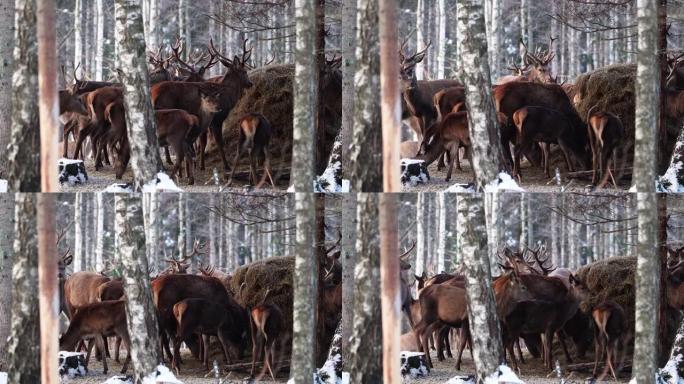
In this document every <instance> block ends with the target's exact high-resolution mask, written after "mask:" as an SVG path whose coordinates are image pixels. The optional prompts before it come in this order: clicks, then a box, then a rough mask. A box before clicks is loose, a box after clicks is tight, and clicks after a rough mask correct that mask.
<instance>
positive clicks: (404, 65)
mask: <svg viewBox="0 0 684 384" xmlns="http://www.w3.org/2000/svg"><path fill="white" fill-rule="evenodd" d="M409 37H411V36H410V35H409V36H408V37H406V39H404V41H403V42H402V43H401V47H400V48H399V60H400V63H399V65H400V68H399V75H400V77H401V84H402V87H403V88H404V89H409V88H413V87H415V86H416V84H417V80H416V64H418V63H420V62H421V61H423V59H424V58H425V55H426V54H427V50H428V48H430V45H431V44H432V41H429V42H428V43H427V45H426V46H425V48H424V49H423V50H422V51H418V52H416V53H414V54H413V55H411V56H408V57H407V56H406V55H405V53H404V52H405V49H406V44H407V43H408V39H409Z"/></svg>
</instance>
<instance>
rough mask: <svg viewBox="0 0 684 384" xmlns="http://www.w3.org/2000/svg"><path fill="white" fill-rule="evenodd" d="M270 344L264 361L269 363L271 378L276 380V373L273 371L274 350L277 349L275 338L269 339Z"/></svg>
mask: <svg viewBox="0 0 684 384" xmlns="http://www.w3.org/2000/svg"><path fill="white" fill-rule="evenodd" d="M268 344H270V345H268V346H267V347H266V358H265V359H264V361H266V364H268V373H270V374H271V379H273V381H275V373H274V372H273V352H274V349H275V340H269V342H268Z"/></svg>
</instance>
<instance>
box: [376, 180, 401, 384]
mask: <svg viewBox="0 0 684 384" xmlns="http://www.w3.org/2000/svg"><path fill="white" fill-rule="evenodd" d="M398 210H399V206H398V204H397V195H396V194H393V193H383V194H381V195H380V278H381V283H382V356H383V358H382V367H383V376H382V377H383V380H384V382H385V383H399V382H401V367H400V365H401V364H400V362H401V361H400V359H399V355H400V353H401V345H400V344H399V337H400V335H401V312H400V310H399V306H398V305H397V303H399V302H401V292H400V285H399V274H400V273H401V270H400V269H399V257H397V256H398V255H399V250H398V245H399V234H398V229H399V228H398V226H397V224H398V223H397V211H398Z"/></svg>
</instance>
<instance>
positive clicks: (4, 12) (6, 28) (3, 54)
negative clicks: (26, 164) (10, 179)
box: [0, 0, 14, 179]
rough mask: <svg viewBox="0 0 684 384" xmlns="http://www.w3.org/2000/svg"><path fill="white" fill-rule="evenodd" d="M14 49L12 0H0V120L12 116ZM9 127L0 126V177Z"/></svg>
mask: <svg viewBox="0 0 684 384" xmlns="http://www.w3.org/2000/svg"><path fill="white" fill-rule="evenodd" d="M13 50H14V0H4V1H0V121H10V120H11V118H12V65H13V61H14V60H13V58H14V56H13V55H12V52H13ZM10 132H11V131H10V129H9V127H8V126H6V125H3V126H2V128H0V179H6V178H7V172H8V171H9V168H8V166H7V146H8V145H9V143H10Z"/></svg>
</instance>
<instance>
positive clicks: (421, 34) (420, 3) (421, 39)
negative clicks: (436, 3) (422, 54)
mask: <svg viewBox="0 0 684 384" xmlns="http://www.w3.org/2000/svg"><path fill="white" fill-rule="evenodd" d="M425 44H426V42H425V0H417V1H416V52H419V51H422V50H423V49H425ZM426 57H427V56H426ZM415 71H416V79H418V80H423V79H425V60H423V61H421V62H419V63H418V64H416V69H415Z"/></svg>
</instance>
